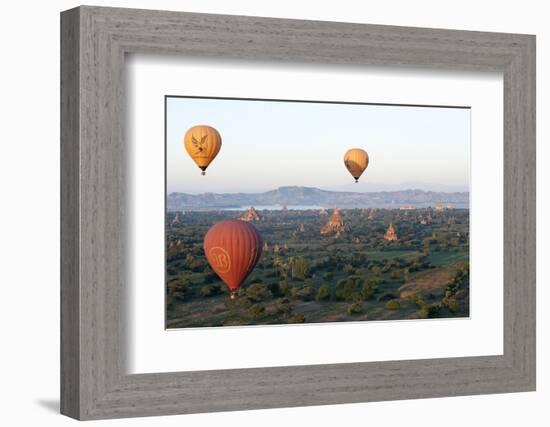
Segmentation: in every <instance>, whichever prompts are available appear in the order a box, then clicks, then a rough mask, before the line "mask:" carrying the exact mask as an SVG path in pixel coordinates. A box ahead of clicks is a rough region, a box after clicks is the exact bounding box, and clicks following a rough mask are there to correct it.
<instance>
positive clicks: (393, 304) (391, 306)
mask: <svg viewBox="0 0 550 427" xmlns="http://www.w3.org/2000/svg"><path fill="white" fill-rule="evenodd" d="M384 307H386V308H387V309H388V310H398V309H399V308H401V304H399V301H398V300H396V299H392V300H389V301H388V302H386V304H385V305H384Z"/></svg>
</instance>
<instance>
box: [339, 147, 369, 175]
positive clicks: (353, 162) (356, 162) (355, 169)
mask: <svg viewBox="0 0 550 427" xmlns="http://www.w3.org/2000/svg"><path fill="white" fill-rule="evenodd" d="M344 164H345V165H346V168H347V170H348V171H349V173H350V174H351V176H353V177H354V178H355V182H357V181H358V179H359V177H360V176H361V175H362V174H363V172H364V171H365V169H367V166H368V165H369V155H368V154H367V152H366V151H365V150H363V149H361V148H351V149H350V150H348V151H346V154H344Z"/></svg>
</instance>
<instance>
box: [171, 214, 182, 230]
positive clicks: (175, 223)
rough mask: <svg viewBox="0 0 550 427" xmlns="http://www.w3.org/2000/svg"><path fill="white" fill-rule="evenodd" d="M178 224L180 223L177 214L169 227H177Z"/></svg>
mask: <svg viewBox="0 0 550 427" xmlns="http://www.w3.org/2000/svg"><path fill="white" fill-rule="evenodd" d="M179 223H180V213H179V212H177V213H176V216H175V217H174V219H173V220H172V222H171V223H170V225H171V226H172V227H173V226H174V225H178V224H179Z"/></svg>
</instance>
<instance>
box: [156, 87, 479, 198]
mask: <svg viewBox="0 0 550 427" xmlns="http://www.w3.org/2000/svg"><path fill="white" fill-rule="evenodd" d="M198 124H204V125H209V126H212V127H214V128H216V129H217V130H218V132H219V133H220V134H221V136H222V148H221V150H220V152H219V153H218V156H217V157H216V158H215V159H214V161H213V162H212V163H211V164H210V166H209V167H208V169H207V171H206V176H201V171H200V169H199V168H198V167H197V166H196V165H195V164H194V162H193V161H192V160H191V158H190V157H189V156H188V155H187V152H186V151H185V148H184V146H183V136H184V134H185V132H186V131H187V130H188V129H189V128H190V127H192V126H195V125H198ZM349 148H362V149H364V150H366V151H367V153H368V154H369V158H370V162H369V166H368V168H367V170H366V171H365V172H364V173H363V175H362V176H361V178H360V180H359V183H358V184H355V183H354V180H353V178H352V177H351V175H350V174H349V172H348V171H347V170H346V168H345V166H344V160H343V157H344V153H345V152H346V151H347V150H348V149H349ZM166 158H167V159H166V174H167V176H166V178H167V179H166V183H167V188H166V189H167V192H168V193H172V192H185V193H191V194H199V193H205V192H214V193H236V192H261V191H268V190H273V189H276V188H278V187H282V186H287V185H290V186H293V185H296V186H307V187H317V188H321V189H326V190H333V191H357V192H370V191H393V190H405V189H413V188H420V189H423V190H431V191H468V189H469V186H470V110H469V109H465V108H452V107H444V108H441V107H411V106H393V105H391V106H387V105H369V104H361V105H351V104H328V103H310V102H292V101H284V102H273V101H255V100H224V99H205V98H199V99H197V98H181V97H168V98H167V100H166Z"/></svg>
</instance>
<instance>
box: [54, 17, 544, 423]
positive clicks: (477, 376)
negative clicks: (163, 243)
mask: <svg viewBox="0 0 550 427" xmlns="http://www.w3.org/2000/svg"><path fill="white" fill-rule="evenodd" d="M61 38H62V64H61V65H62V66H61V70H62V71H61V78H62V94H61V116H62V138H61V146H62V147H61V160H62V175H61V181H62V182H61V184H62V185H61V187H62V195H61V199H62V202H61V203H62V218H61V221H62V239H61V240H62V266H61V274H62V284H61V288H62V294H61V297H62V303H61V310H62V330H61V334H62V342H61V346H62V347H61V352H62V360H61V363H62V377H61V389H62V390H61V401H62V413H64V414H66V415H69V416H71V417H74V418H77V419H100V418H117V417H131V416H149V415H164V414H181V413H195V412H213V411H229V410H242V409H259V408H275V407H290V406H304V405H322V404H337V403H349V402H364V401H379V400H391V399H411V398H424V397H437V396H457V395H465V394H482V393H503V392H515V391H528V390H534V388H535V38H534V36H529V35H518V34H499V33H483V32H469V31H451V30H439V29H423V28H406V27H391V26H379V25H360V24H346V23H335V22H316V21H302V20H282V19H269V18H255V17H242V16H224V15H207V14H194V13H181V12H163V11H146V10H132V9H114V8H97V7H86V6H85V7H80V8H77V9H73V10H70V11H67V12H63V13H62V25H61ZM127 53H151V54H166V53H168V54H175V55H183V56H185V57H203V58H221V59H232V58H233V59H240V60H262V61H283V60H284V61H289V62H292V63H293V64H295V65H296V66H300V64H306V63H319V64H329V65H330V64H332V65H334V66H346V67H361V66H363V65H390V66H392V67H400V66H406V67H419V68H437V69H449V70H487V71H500V72H502V73H503V75H504V166H505V177H504V212H505V215H504V354H503V355H501V356H487V357H467V358H447V359H429V360H413V361H398V362H369V363H353V364H349V363H348V364H333V365H313V366H292V367H275V368H255V369H234V370H219V371H203V372H179V373H158V374H140V375H128V374H127V373H126V368H125V367H126V364H125V358H126V354H125V351H126V345H125V344H126V339H127V338H126V337H127V334H126V327H127V325H126V324H125V295H126V293H125V292H126V285H127V280H128V271H127V265H126V251H127V247H126V245H127V244H128V243H127V242H128V234H127V230H126V228H125V226H124V215H125V211H126V203H127V197H128V195H127V193H126V189H127V185H126V179H127V176H126V170H127V166H128V165H126V164H125V161H126V160H125V159H126V150H127V146H126V143H125V138H124V132H125V129H124V121H125V112H124V102H125V81H124V55H125V54H127Z"/></svg>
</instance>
